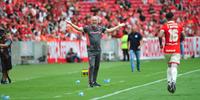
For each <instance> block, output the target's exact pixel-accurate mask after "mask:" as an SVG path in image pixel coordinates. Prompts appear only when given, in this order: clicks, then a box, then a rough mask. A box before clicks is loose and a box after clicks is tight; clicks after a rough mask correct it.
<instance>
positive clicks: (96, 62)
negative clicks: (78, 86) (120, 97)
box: [93, 53, 101, 86]
mask: <svg viewBox="0 0 200 100" xmlns="http://www.w3.org/2000/svg"><path fill="white" fill-rule="evenodd" d="M100 60H101V53H98V54H97V55H96V56H95V67H94V74H93V75H94V76H93V82H94V86H101V85H100V84H98V83H97V82H96V80H97V76H98V71H99V66H100Z"/></svg>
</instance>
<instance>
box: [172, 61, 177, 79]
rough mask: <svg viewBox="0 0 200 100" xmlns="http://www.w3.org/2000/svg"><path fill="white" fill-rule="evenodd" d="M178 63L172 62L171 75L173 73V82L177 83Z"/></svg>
mask: <svg viewBox="0 0 200 100" xmlns="http://www.w3.org/2000/svg"><path fill="white" fill-rule="evenodd" d="M177 67H178V65H177V64H171V75H172V82H175V83H176V78H177V73H178V71H177Z"/></svg>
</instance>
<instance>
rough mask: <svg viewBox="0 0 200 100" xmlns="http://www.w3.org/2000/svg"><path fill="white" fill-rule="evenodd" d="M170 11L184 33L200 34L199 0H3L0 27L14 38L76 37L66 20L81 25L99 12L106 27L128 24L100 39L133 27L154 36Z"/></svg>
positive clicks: (144, 34)
mask: <svg viewBox="0 0 200 100" xmlns="http://www.w3.org/2000/svg"><path fill="white" fill-rule="evenodd" d="M170 11H171V12H174V14H175V20H176V21H177V22H178V23H180V24H181V25H183V26H184V31H185V33H186V34H187V36H198V35H200V31H198V30H199V29H200V19H199V16H200V12H199V11H200V2H199V1H198V0H3V1H0V28H4V29H6V30H7V32H8V33H10V36H11V37H12V39H13V40H14V41H30V40H34V41H55V40H79V39H84V38H83V36H81V34H80V33H79V32H78V31H76V30H74V29H73V28H72V27H70V26H68V25H67V23H66V21H67V20H71V21H72V22H73V23H75V24H76V25H78V26H83V25H87V24H88V23H89V20H88V19H89V18H90V17H91V16H92V15H98V16H100V19H101V21H100V22H101V24H103V25H105V26H106V27H112V26H114V25H116V24H118V22H126V23H127V27H124V28H123V29H120V30H118V31H115V32H114V33H113V34H112V35H111V34H106V35H103V38H120V37H121V36H122V35H123V32H125V31H129V30H130V28H132V27H134V28H135V29H137V31H139V32H141V34H142V35H143V36H144V37H155V36H157V34H158V31H159V28H160V27H161V26H162V24H164V23H165V22H166V19H165V14H166V13H167V12H170Z"/></svg>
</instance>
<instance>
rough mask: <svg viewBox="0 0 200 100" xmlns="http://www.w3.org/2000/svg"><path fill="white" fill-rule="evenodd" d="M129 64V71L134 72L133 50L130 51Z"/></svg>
mask: <svg viewBox="0 0 200 100" xmlns="http://www.w3.org/2000/svg"><path fill="white" fill-rule="evenodd" d="M130 63H131V71H132V72H133V71H134V66H135V65H134V52H133V50H130Z"/></svg>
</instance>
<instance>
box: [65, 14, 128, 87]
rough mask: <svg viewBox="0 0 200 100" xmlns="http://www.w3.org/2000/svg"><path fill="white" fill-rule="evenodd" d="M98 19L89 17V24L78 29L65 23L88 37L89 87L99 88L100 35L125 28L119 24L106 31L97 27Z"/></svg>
mask: <svg viewBox="0 0 200 100" xmlns="http://www.w3.org/2000/svg"><path fill="white" fill-rule="evenodd" d="M99 22H100V19H99V17H98V16H92V17H91V24H90V25H87V26H84V27H78V26H77V25H75V24H73V23H71V22H70V21H67V23H68V24H69V25H71V26H72V27H73V28H74V29H76V30H78V31H80V32H84V33H87V35H88V37H89V44H88V45H87V52H88V58H89V75H88V78H89V86H90V87H94V86H101V85H100V84H98V83H97V82H96V80H97V75H98V70H99V66H100V56H101V47H100V42H101V35H102V33H107V32H113V31H115V30H117V29H119V28H120V27H123V26H125V24H124V23H119V24H118V25H117V26H115V27H113V28H110V29H107V28H106V27H104V26H102V25H99Z"/></svg>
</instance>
